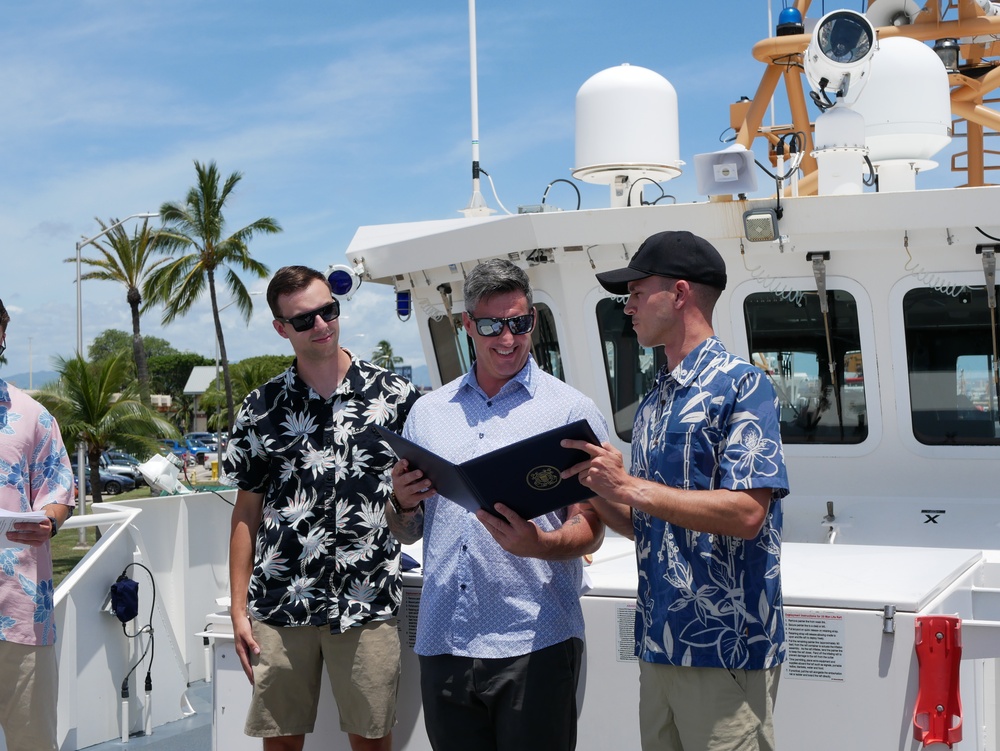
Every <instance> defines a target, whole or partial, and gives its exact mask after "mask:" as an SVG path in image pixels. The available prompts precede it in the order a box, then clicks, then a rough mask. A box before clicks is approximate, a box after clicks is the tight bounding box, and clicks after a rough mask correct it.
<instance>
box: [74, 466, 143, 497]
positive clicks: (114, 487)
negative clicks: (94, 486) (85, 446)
mask: <svg viewBox="0 0 1000 751" xmlns="http://www.w3.org/2000/svg"><path fill="white" fill-rule="evenodd" d="M72 466H73V484H74V485H75V484H76V482H77V477H79V474H78V473H77V471H76V467H77V465H76V462H72ZM84 474H85V476H86V481H87V495H90V471H89V469H86V470H85V471H84ZM100 483H101V493H102V494H103V495H118V494H119V493H127V492H128V491H130V490H133V489H135V480H134V479H132V477H131V476H130V475H116V474H113V473H111V472H108V471H107V470H105V469H104V468H101V470H100Z"/></svg>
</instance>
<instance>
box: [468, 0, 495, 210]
mask: <svg viewBox="0 0 1000 751" xmlns="http://www.w3.org/2000/svg"><path fill="white" fill-rule="evenodd" d="M469 77H470V79H471V87H472V198H470V199H469V205H468V206H467V207H465V208H464V209H462V210H461V211H462V213H463V214H465V216H466V217H473V216H489V215H490V214H492V213H494V210H493V209H491V208H490V207H489V206H487V205H486V199H485V198H483V194H482V193H481V192H480V190H479V72H478V68H477V65H476V0H469Z"/></svg>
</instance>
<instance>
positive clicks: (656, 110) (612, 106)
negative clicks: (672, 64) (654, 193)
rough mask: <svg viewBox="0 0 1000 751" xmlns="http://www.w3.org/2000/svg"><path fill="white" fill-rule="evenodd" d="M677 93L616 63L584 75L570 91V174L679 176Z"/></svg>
mask: <svg viewBox="0 0 1000 751" xmlns="http://www.w3.org/2000/svg"><path fill="white" fill-rule="evenodd" d="M679 130H680V129H679V127H678V115H677V92H676V91H675V90H674V87H673V86H672V85H671V83H670V81H668V80H667V79H666V78H664V77H663V76H661V75H660V74H659V73H655V72H653V71H651V70H649V69H647V68H641V67H639V66H635V65H628V64H624V65H619V66H618V67H616V68H608V69H607V70H602V71H601V72H600V73H597V74H595V75H593V76H591V77H590V78H589V79H587V80H586V81H585V82H584V84H583V86H581V87H580V90H579V91H578V92H577V94H576V164H577V165H579V166H577V167H576V168H575V169H574V170H573V177H575V178H577V179H578V180H585V181H587V182H591V183H606V184H609V185H610V184H612V183H614V182H615V181H616V179H619V178H625V179H626V180H628V181H629V182H634V181H635V180H636V179H638V178H639V177H648V178H650V179H652V180H655V181H657V182H660V181H663V180H670V179H671V178H674V177H677V176H678V175H680V174H681V169H680V167H681V165H683V164H684V162H682V161H681V160H680V137H679Z"/></svg>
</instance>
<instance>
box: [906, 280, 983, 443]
mask: <svg viewBox="0 0 1000 751" xmlns="http://www.w3.org/2000/svg"><path fill="white" fill-rule="evenodd" d="M990 319H991V311H990V308H989V304H988V300H987V295H986V288H985V287H961V288H959V289H957V291H956V290H955V289H951V288H949V290H948V291H938V290H936V289H930V288H923V287H922V288H919V289H913V290H910V291H909V292H907V293H906V295H905V296H904V297H903V323H904V326H905V330H906V365H907V371H908V373H909V383H910V412H911V418H912V424H913V435H914V437H916V439H917V440H918V441H920V442H921V443H924V444H927V445H931V446H935V445H984V444H985V445H996V444H998V443H1000V422H998V419H1000V418H998V403H997V400H998V395H997V386H996V384H995V383H994V381H993V372H994V371H993V367H994V365H995V361H994V357H995V352H996V349H995V343H994V337H995V336H996V331H995V328H994V326H995V322H993V323H991V320H990Z"/></svg>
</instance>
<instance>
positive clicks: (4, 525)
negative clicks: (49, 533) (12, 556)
mask: <svg viewBox="0 0 1000 751" xmlns="http://www.w3.org/2000/svg"><path fill="white" fill-rule="evenodd" d="M43 519H45V512H43V511H27V512H24V513H21V512H18V511H7V510H5V509H0V548H9V547H12V546H14V545H21V544H22V543H19V542H13V541H11V540H8V539H7V533H8V532H10V531H11V530H13V529H14V525H15V524H17V523H18V522H40V521H42V520H43Z"/></svg>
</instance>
